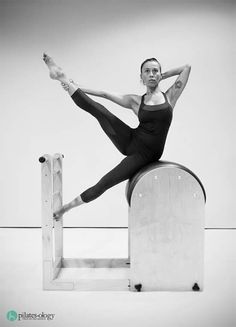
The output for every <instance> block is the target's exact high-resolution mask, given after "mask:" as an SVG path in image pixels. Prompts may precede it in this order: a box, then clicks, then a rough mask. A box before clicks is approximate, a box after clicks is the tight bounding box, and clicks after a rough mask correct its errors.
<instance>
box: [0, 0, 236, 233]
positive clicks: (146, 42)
mask: <svg viewBox="0 0 236 327" xmlns="http://www.w3.org/2000/svg"><path fill="white" fill-rule="evenodd" d="M234 21H235V6H234V4H233V1H232V2H230V1H223V0H222V1H213V0H211V1H209V2H208V1H202V2H201V1H193V0H192V1H178V0H176V1H174V0H173V1H172V2H171V1H157V0H155V1H154V0H153V1H147V0H145V1H144V0H143V1H135V0H133V1H132V0H124V1H123V0H122V1H121V0H119V1H108V0H96V1H91V0H86V1H82V0H79V1H76V0H75V1H71V0H67V1H66V0H64V1H62V0H61V1H56V0H54V1H43V0H38V1H36V0H34V1H32V0H31V1H30V0H21V1H19V0H8V1H5V0H4V1H2V0H1V1H0V33H1V34H0V38H1V52H0V60H1V72H2V78H1V81H0V83H1V98H0V105H1V111H0V133H1V134H0V142H1V162H0V165H1V177H0V178H1V179H0V187H1V189H0V196H1V204H0V224H1V226H40V225H41V202H40V197H41V191H40V182H41V179H40V178H41V176H40V173H41V171H40V164H39V162H38V158H39V156H41V155H43V154H44V153H49V154H53V153H56V152H60V153H63V154H64V155H65V159H64V201H65V202H68V201H70V200H72V199H73V198H74V197H76V196H77V195H79V194H80V193H81V192H83V191H84V190H85V189H87V188H88V187H90V186H92V185H94V184H95V183H96V182H97V181H98V180H99V179H100V178H101V177H102V176H103V175H105V173H107V172H108V171H109V170H111V169H112V168H113V167H114V166H115V165H117V164H118V163H119V162H120V161H121V160H122V159H123V155H122V154H120V153H119V152H118V151H117V150H116V148H115V147H114V146H113V144H112V143H111V141H110V140H109V139H108V138H107V136H106V135H105V134H104V132H103V131H102V130H101V128H100V126H99V124H98V123H97V121H96V120H95V119H94V118H93V117H92V116H89V115H88V114H87V113H85V112H83V111H82V110H81V109H79V108H77V107H76V106H75V105H74V103H73V102H72V101H71V99H70V97H69V96H68V95H67V94H66V92H65V91H64V90H63V89H62V88H61V86H60V84H59V83H58V82H56V81H52V80H50V79H49V77H48V72H47V68H46V66H45V64H44V62H43V61H42V54H43V52H44V51H45V52H47V53H48V54H50V55H52V56H53V57H54V59H55V60H56V62H58V64H59V65H61V66H62V67H63V68H64V69H65V71H66V72H67V74H68V75H69V76H70V77H72V78H73V79H74V80H76V81H77V82H78V83H79V84H80V85H81V86H85V87H89V88H95V89H107V90H110V91H116V92H120V93H137V94H143V93H144V91H145V89H144V88H143V87H142V86H141V84H140V78H139V70H140V64H141V62H142V61H143V60H145V59H146V58H148V57H156V58H157V59H158V60H159V61H160V62H161V63H162V70H163V71H166V70H169V69H171V68H175V67H179V66H182V65H184V64H190V65H191V66H192V71H191V75H190V78H189V83H188V85H187V87H186V89H185V90H184V92H183V94H182V96H181V98H180V99H179V101H178V103H177V105H176V107H175V110H174V119H173V123H172V126H171V129H170V132H169V136H168V139H167V143H166V148H165V152H164V155H163V157H162V159H163V160H170V161H175V162H179V163H181V164H183V165H185V166H187V167H188V168H189V169H191V170H192V171H193V172H194V173H195V174H197V175H198V177H199V178H200V179H201V181H202V183H203V185H204V186H205V189H206V192H207V206H206V227H235V226H236V223H235V219H234V217H235V214H236V210H235V200H234V190H235V149H234V145H233V141H234V140H235V136H236V135H235V134H236V132H235V130H236V129H235V117H236V114H235V108H234V107H235V106H234V101H233V96H234V92H233V85H235V84H234V82H235V75H233V69H234V66H235V63H234V62H233V56H234V55H235V49H233V35H235V23H234ZM234 73H235V69H234ZM175 78H176V77H173V78H171V79H168V80H165V81H163V82H162V84H161V88H162V90H163V91H165V90H166V89H167V88H168V87H169V86H170V85H171V84H172V83H173V82H174V80H175ZM97 101H100V102H101V103H103V104H104V105H105V106H107V108H108V109H109V110H111V111H112V112H113V113H114V114H116V115H117V116H118V117H119V118H121V119H123V120H124V121H125V122H126V123H127V124H129V125H130V126H131V127H136V126H137V125H138V120H137V117H135V116H134V114H133V113H132V112H131V111H130V110H127V109H125V108H122V107H119V106H117V105H115V104H112V103H111V102H108V101H106V100H102V99H99V98H97ZM125 184H126V182H123V183H121V184H119V185H117V186H115V187H113V188H112V189H110V190H108V191H107V192H106V193H104V194H103V195H102V196H101V197H100V198H98V199H96V200H95V201H93V202H91V203H89V204H87V205H84V206H81V207H79V208H76V209H74V210H73V211H71V212H70V213H68V214H67V216H65V219H64V224H65V225H66V226H127V211H128V206H127V203H126V199H125V194H124V190H125Z"/></svg>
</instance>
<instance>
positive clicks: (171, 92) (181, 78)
mask: <svg viewBox="0 0 236 327" xmlns="http://www.w3.org/2000/svg"><path fill="white" fill-rule="evenodd" d="M190 71H191V66H190V65H185V66H182V67H179V68H174V69H171V70H169V71H167V72H165V73H163V74H162V79H166V78H168V77H172V76H175V75H178V77H177V79H176V81H175V82H174V84H173V85H172V86H171V87H170V88H169V89H168V90H167V91H166V95H167V97H168V99H169V101H170V104H171V106H172V108H174V106H175V104H176V101H177V100H178V98H179V97H180V95H181V93H182V92H183V90H184V88H185V86H186V84H187V82H188V78H189V74H190Z"/></svg>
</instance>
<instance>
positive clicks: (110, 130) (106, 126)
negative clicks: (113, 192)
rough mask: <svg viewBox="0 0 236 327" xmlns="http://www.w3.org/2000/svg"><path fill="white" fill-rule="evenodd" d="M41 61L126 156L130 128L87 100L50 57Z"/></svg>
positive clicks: (130, 133) (96, 103) (130, 132)
mask: <svg viewBox="0 0 236 327" xmlns="http://www.w3.org/2000/svg"><path fill="white" fill-rule="evenodd" d="M43 60H44V61H45V63H46V64H47V66H48V68H49V72H50V77H51V78H52V79H56V80H59V81H60V82H62V83H64V84H66V85H67V86H68V92H69V94H70V96H71V98H72V99H73V101H74V102H75V103H76V105H77V106H79V107H80V108H82V109H83V110H85V111H87V112H88V113H90V114H91V115H93V116H94V117H95V118H96V119H97V120H98V122H99V124H100V125H101V127H102V129H103V130H104V132H105V133H106V134H107V136H108V137H109V138H110V140H111V141H112V143H113V144H114V145H115V146H116V148H117V149H118V150H119V151H120V152H121V153H122V154H124V155H127V154H128V151H127V149H128V146H129V144H130V143H131V140H132V128H131V127H130V126H128V125H126V124H125V123H124V122H123V121H122V120H120V119H119V118H118V117H116V116H115V115H113V114H112V113H111V112H110V111H109V110H107V109H106V108H105V107H104V106H102V105H101V104H100V103H98V102H96V101H94V100H92V99H91V98H89V97H88V96H87V95H86V94H85V93H84V92H83V91H82V90H80V89H79V88H78V86H77V85H76V84H75V83H73V82H71V81H70V80H69V79H68V78H67V76H66V75H65V73H64V72H63V70H62V69H61V68H60V67H59V66H57V65H56V64H55V62H54V61H53V59H52V58H51V57H49V56H48V55H46V54H44V57H43Z"/></svg>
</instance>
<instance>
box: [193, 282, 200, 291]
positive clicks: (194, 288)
mask: <svg viewBox="0 0 236 327" xmlns="http://www.w3.org/2000/svg"><path fill="white" fill-rule="evenodd" d="M192 290H193V291H200V287H199V286H198V284H197V283H195V284H194V285H193V287H192Z"/></svg>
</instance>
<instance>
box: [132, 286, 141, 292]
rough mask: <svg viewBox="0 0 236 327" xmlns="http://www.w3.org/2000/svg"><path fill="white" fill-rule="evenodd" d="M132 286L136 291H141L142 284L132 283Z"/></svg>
mask: <svg viewBox="0 0 236 327" xmlns="http://www.w3.org/2000/svg"><path fill="white" fill-rule="evenodd" d="M134 287H135V289H136V290H137V291H138V292H141V289H142V284H136V285H134Z"/></svg>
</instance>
